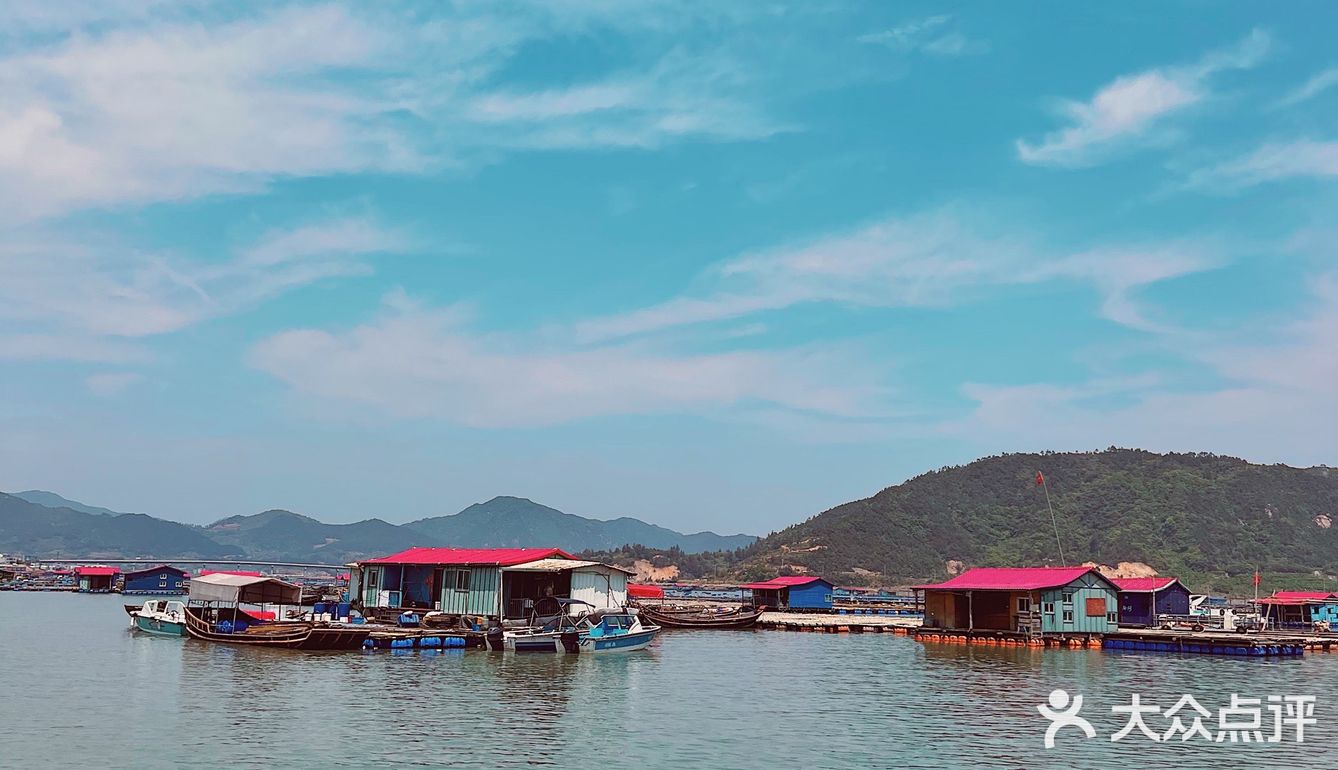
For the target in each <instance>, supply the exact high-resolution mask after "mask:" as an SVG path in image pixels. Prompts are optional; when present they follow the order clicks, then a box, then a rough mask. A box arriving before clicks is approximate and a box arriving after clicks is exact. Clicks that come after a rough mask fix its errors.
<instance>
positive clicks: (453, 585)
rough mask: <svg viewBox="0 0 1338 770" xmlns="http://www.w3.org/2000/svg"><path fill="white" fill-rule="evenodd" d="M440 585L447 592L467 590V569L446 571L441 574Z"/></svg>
mask: <svg viewBox="0 0 1338 770" xmlns="http://www.w3.org/2000/svg"><path fill="white" fill-rule="evenodd" d="M442 585H444V586H445V587H446V589H447V590H450V589H455V590H456V591H468V590H469V570H467V569H448V570H446V571H445V572H444V573H443V574H442Z"/></svg>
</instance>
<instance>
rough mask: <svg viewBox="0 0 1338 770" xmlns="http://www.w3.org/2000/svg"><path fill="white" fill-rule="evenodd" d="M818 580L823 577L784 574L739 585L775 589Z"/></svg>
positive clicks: (804, 584) (802, 584)
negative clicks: (759, 581)
mask: <svg viewBox="0 0 1338 770" xmlns="http://www.w3.org/2000/svg"><path fill="white" fill-rule="evenodd" d="M817 580H822V578H820V577H814V576H812V575H783V576H781V577H774V578H772V579H770V580H764V581H762V582H761V583H748V584H746V585H741V586H739V588H751V589H753V590H754V591H756V590H759V589H760V590H763V591H767V590H771V591H774V590H776V589H777V588H793V587H794V586H806V585H808V584H809V583H812V582H814V581H817Z"/></svg>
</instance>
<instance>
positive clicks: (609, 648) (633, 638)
mask: <svg viewBox="0 0 1338 770" xmlns="http://www.w3.org/2000/svg"><path fill="white" fill-rule="evenodd" d="M659 632H660V629H658V628H648V629H644V630H642V631H633V632H631V633H627V634H618V635H616V636H588V635H584V634H583V635H582V636H581V644H580V647H581V653H582V654H586V653H594V654H599V653H610V652H636V651H637V650H644V649H646V648H647V647H649V646H650V643H651V642H653V641H655V635H656V634H658V633H659Z"/></svg>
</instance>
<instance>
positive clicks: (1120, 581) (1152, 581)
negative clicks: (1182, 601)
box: [1110, 577, 1176, 592]
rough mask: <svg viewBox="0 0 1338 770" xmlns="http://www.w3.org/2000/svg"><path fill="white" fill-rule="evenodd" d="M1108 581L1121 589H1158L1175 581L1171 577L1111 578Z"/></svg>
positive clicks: (1154, 590)
mask: <svg viewBox="0 0 1338 770" xmlns="http://www.w3.org/2000/svg"><path fill="white" fill-rule="evenodd" d="M1110 582H1112V583H1114V584H1115V587H1116V588H1118V589H1120V590H1121V591H1153V592H1156V591H1160V590H1162V589H1163V588H1166V587H1167V586H1169V585H1171V584H1172V583H1174V582H1176V579H1175V578H1173V577H1139V578H1111V579H1110Z"/></svg>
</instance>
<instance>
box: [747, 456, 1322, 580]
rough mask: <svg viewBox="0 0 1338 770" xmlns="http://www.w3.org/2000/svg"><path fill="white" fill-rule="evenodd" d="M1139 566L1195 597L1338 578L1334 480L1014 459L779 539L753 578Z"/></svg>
mask: <svg viewBox="0 0 1338 770" xmlns="http://www.w3.org/2000/svg"><path fill="white" fill-rule="evenodd" d="M1038 471H1040V472H1042V473H1044V474H1045V477H1046V480H1047V482H1048V484H1049V488H1050V497H1051V501H1052V503H1053V505H1054V510H1055V517H1056V520H1057V523H1058V527H1059V540H1060V543H1062V545H1063V550H1064V556H1065V561H1066V562H1068V563H1070V564H1078V563H1084V562H1088V561H1093V562H1097V563H1100V564H1116V563H1118V562H1144V563H1146V564H1149V565H1151V566H1152V567H1153V568H1155V569H1156V570H1157V571H1158V572H1159V573H1161V574H1175V575H1180V576H1182V577H1185V578H1187V579H1189V580H1191V581H1195V582H1196V583H1198V584H1199V585H1196V586H1195V587H1196V588H1200V587H1201V588H1205V589H1206V588H1208V587H1218V588H1233V589H1239V588H1240V587H1241V586H1243V585H1245V584H1247V583H1248V581H1249V577H1250V576H1251V575H1252V574H1253V571H1254V570H1255V569H1256V567H1258V568H1260V569H1262V570H1264V571H1265V573H1266V574H1268V575H1272V576H1275V577H1277V578H1278V579H1281V580H1283V581H1284V582H1286V583H1287V584H1295V583H1297V582H1307V581H1309V582H1311V583H1313V582H1314V581H1315V580H1316V579H1324V576H1327V575H1328V574H1329V573H1331V572H1334V571H1338V529H1334V528H1333V526H1332V525H1333V523H1334V522H1335V520H1338V471H1335V470H1333V469H1330V468H1327V467H1322V466H1321V467H1317V468H1293V467H1289V466H1285V465H1254V464H1251V463H1248V462H1246V461H1244V460H1240V459H1237V458H1233V457H1223V456H1219V455H1211V454H1155V453H1152V452H1145V451H1141V450H1133V449H1109V450H1106V451H1103V452H1068V453H1045V454H1009V455H1002V456H998V457H989V458H985V459H982V460H978V461H976V462H973V463H970V464H968V465H963V466H958V467H950V468H943V469H940V470H937V471H933V472H930V473H925V474H923V475H921V476H917V477H915V478H913V479H910V480H909V481H906V482H905V483H903V484H899V485H897V486H894V487H889V488H887V489H884V490H883V491H881V492H879V493H878V494H876V495H874V496H873V497H869V498H866V499H864V500H857V501H855V502H851V503H846V504H844V505H840V506H837V507H836V508H833V509H831V510H829V511H826V512H824V513H821V514H818V515H817V516H814V517H813V518H811V519H809V520H807V521H805V522H803V523H800V524H796V525H794V526H792V527H789V528H787V529H784V530H782V531H780V532H776V533H774V534H772V535H770V536H768V537H766V538H764V539H762V540H760V541H758V543H757V544H756V545H754V546H752V547H750V548H748V549H746V550H745V552H744V553H743V555H742V562H741V565H740V567H738V568H737V569H738V571H739V572H740V573H747V574H761V573H776V572H814V573H820V574H823V575H826V576H827V577H829V578H832V579H835V580H837V581H838V582H849V583H856V584H890V583H896V582H907V581H913V580H920V579H931V578H942V577H945V576H946V575H948V574H949V573H950V572H952V571H955V570H956V569H960V568H962V567H971V566H981V565H993V566H1022V565H1042V564H1057V563H1059V561H1060V560H1059V556H1058V549H1057V547H1056V543H1055V532H1054V528H1053V527H1052V526H1051V522H1050V515H1049V513H1048V512H1047V510H1046V503H1045V494H1044V490H1043V489H1042V488H1041V487H1038V486H1037V485H1036V481H1035V479H1036V473H1037V472H1038Z"/></svg>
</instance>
